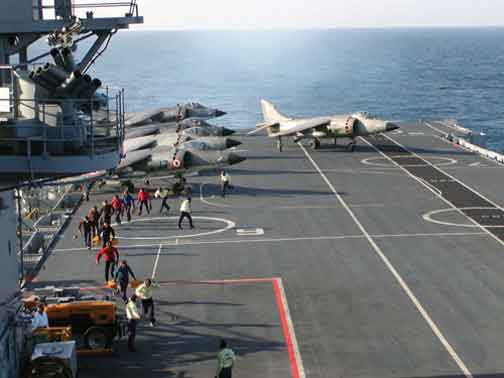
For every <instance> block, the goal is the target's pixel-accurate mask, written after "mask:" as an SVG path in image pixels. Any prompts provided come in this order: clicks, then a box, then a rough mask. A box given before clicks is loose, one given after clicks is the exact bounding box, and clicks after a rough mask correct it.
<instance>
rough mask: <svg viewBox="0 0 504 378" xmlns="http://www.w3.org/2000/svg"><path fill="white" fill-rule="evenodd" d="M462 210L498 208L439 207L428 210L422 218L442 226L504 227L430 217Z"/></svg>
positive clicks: (491, 208) (492, 208)
mask: <svg viewBox="0 0 504 378" xmlns="http://www.w3.org/2000/svg"><path fill="white" fill-rule="evenodd" d="M463 210H498V209H496V208H495V207H461V208H450V209H439V210H433V211H429V212H428V213H425V214H424V215H423V216H422V218H423V219H424V220H426V221H427V222H431V223H435V224H440V225H443V226H454V227H466V228H481V227H484V228H500V227H504V225H502V226H483V225H479V224H460V223H452V222H445V221H440V220H437V219H434V218H432V217H433V216H435V215H438V214H443V213H450V212H454V211H455V212H458V211H463Z"/></svg>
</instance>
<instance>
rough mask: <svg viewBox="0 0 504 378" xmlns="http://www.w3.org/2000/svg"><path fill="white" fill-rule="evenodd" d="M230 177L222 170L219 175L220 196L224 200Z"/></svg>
mask: <svg viewBox="0 0 504 378" xmlns="http://www.w3.org/2000/svg"><path fill="white" fill-rule="evenodd" d="M230 180H231V179H230V177H229V175H228V174H227V172H226V171H224V170H222V171H221V175H220V181H221V196H222V198H224V197H225V196H226V191H227V190H228V188H229V182H230Z"/></svg>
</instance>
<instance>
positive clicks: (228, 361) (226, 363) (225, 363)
mask: <svg viewBox="0 0 504 378" xmlns="http://www.w3.org/2000/svg"><path fill="white" fill-rule="evenodd" d="M235 360H236V356H235V354H234V352H233V350H232V349H231V348H228V346H227V342H226V340H221V342H220V347H219V353H218V354H217V374H216V375H215V378H232V376H233V366H234V363H235Z"/></svg>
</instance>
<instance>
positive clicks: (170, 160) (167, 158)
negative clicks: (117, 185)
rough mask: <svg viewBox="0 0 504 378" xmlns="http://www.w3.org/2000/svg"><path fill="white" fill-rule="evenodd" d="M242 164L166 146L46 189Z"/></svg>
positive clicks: (232, 157) (230, 157) (231, 157)
mask: <svg viewBox="0 0 504 378" xmlns="http://www.w3.org/2000/svg"><path fill="white" fill-rule="evenodd" d="M245 160H246V158H244V157H242V156H240V155H237V154H235V153H233V152H227V151H194V150H186V149H178V148H174V147H168V146H161V147H154V148H145V149H133V150H131V151H129V152H126V154H125V156H124V158H123V159H122V160H121V161H120V162H119V164H118V166H117V167H116V168H114V169H112V170H108V171H97V172H90V173H87V174H83V175H80V176H74V177H68V178H64V179H60V180H57V181H54V182H51V183H49V184H47V185H66V184H80V183H84V182H95V181H100V180H106V179H111V180H119V181H123V180H129V179H135V178H152V177H159V176H163V177H166V176H173V177H181V176H185V175H188V174H191V173H197V172H201V171H207V170H212V169H219V168H223V167H227V166H230V165H235V164H239V163H241V162H242V161H245Z"/></svg>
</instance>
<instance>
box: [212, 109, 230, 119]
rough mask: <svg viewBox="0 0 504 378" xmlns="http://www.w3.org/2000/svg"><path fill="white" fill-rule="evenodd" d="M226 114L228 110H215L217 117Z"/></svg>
mask: <svg viewBox="0 0 504 378" xmlns="http://www.w3.org/2000/svg"><path fill="white" fill-rule="evenodd" d="M226 114H227V113H226V112H224V111H222V110H219V109H217V110H216V111H215V117H222V116H225V115H226Z"/></svg>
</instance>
